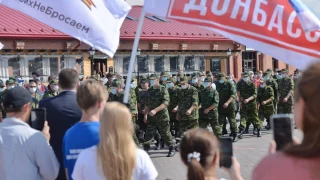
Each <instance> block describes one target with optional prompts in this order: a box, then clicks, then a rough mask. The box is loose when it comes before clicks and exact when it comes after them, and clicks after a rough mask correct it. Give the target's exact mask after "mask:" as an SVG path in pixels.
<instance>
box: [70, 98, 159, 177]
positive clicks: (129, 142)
mask: <svg viewBox="0 0 320 180" xmlns="http://www.w3.org/2000/svg"><path fill="white" fill-rule="evenodd" d="M133 132H134V127H133V123H132V120H131V113H130V110H129V109H128V108H127V107H126V106H125V105H123V104H121V103H118V102H109V103H107V104H106V106H105V108H104V110H103V112H102V113H101V115H100V142H99V144H98V145H97V146H93V147H91V148H88V149H85V150H83V151H82V152H81V153H80V154H79V156H78V159H77V161H76V164H75V167H74V170H73V173H72V178H73V179H74V180H93V179H94V180H106V179H107V180H114V179H121V180H155V179H156V178H157V176H158V172H157V170H156V168H155V167H154V165H153V163H152V161H151V159H150V157H149V155H148V154H147V153H146V152H145V151H143V150H141V149H138V148H137V147H136V145H135V143H134V141H133V138H132V134H133Z"/></svg>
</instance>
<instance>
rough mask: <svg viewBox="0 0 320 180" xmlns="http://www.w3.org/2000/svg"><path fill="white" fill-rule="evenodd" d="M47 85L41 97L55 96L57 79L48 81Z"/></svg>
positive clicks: (57, 87)
mask: <svg viewBox="0 0 320 180" xmlns="http://www.w3.org/2000/svg"><path fill="white" fill-rule="evenodd" d="M49 87H50V88H48V90H47V91H46V92H45V93H44V94H43V97H42V99H46V98H49V97H55V96H57V95H58V94H59V86H58V80H56V79H52V80H51V81H50V82H49Z"/></svg>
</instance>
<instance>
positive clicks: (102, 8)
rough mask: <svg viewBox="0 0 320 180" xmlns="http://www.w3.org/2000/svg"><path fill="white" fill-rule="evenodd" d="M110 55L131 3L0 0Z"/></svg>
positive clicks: (107, 0) (113, 52)
mask: <svg viewBox="0 0 320 180" xmlns="http://www.w3.org/2000/svg"><path fill="white" fill-rule="evenodd" d="M0 3H1V4H3V5H5V6H7V7H9V8H12V9H15V10H18V11H21V12H23V13H25V14H27V15H29V16H31V17H33V18H35V19H37V20H38V21H40V22H42V23H45V24H47V25H49V26H51V27H53V28H55V29H57V30H59V31H61V32H63V33H65V34H68V35H70V36H72V37H74V38H76V39H78V40H80V41H82V42H84V43H86V44H88V45H89V46H91V47H94V48H95V49H97V50H99V51H101V52H103V53H105V54H107V55H108V56H110V57H113V55H114V54H115V52H116V50H117V48H118V45H119V37H120V27H121V25H122V23H123V21H124V19H125V17H126V16H127V14H128V12H129V11H130V9H131V7H130V6H129V5H128V4H127V3H126V2H125V1H124V0H87V1H83V0H68V1H65V0H54V1H53V0H51V1H48V0H37V1H34V0H0Z"/></svg>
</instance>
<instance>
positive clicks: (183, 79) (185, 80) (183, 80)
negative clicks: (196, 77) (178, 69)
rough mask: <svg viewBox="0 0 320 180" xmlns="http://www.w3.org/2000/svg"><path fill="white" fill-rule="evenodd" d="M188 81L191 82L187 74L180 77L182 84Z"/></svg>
mask: <svg viewBox="0 0 320 180" xmlns="http://www.w3.org/2000/svg"><path fill="white" fill-rule="evenodd" d="M188 82H189V79H188V77H186V76H185V77H183V78H181V79H180V84H181V83H188Z"/></svg>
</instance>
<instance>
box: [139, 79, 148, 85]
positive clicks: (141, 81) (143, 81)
mask: <svg viewBox="0 0 320 180" xmlns="http://www.w3.org/2000/svg"><path fill="white" fill-rule="evenodd" d="M148 82H149V80H148V79H147V78H141V79H140V83H142V84H144V83H148Z"/></svg>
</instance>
